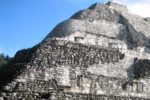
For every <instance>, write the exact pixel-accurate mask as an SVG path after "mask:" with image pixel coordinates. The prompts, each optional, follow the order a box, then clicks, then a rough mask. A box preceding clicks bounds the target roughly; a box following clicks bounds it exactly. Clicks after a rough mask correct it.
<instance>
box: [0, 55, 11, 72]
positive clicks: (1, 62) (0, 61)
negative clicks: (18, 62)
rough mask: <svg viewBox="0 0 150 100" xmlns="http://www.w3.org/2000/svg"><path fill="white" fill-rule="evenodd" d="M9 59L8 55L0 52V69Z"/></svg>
mask: <svg viewBox="0 0 150 100" xmlns="http://www.w3.org/2000/svg"><path fill="white" fill-rule="evenodd" d="M10 60H11V57H9V56H8V55H6V56H5V55H4V54H3V53H1V54H0V69H1V68H2V67H3V66H5V65H6V64H8V63H9V62H10Z"/></svg>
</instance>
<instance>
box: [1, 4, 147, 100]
mask: <svg viewBox="0 0 150 100" xmlns="http://www.w3.org/2000/svg"><path fill="white" fill-rule="evenodd" d="M149 53H150V19H149V18H142V17H140V16H137V15H134V14H131V13H130V12H129V11H128V9H127V8H126V6H124V5H120V4H117V3H114V2H108V3H106V4H99V3H96V4H93V5H92V6H90V7H89V8H87V9H84V10H81V11H79V12H77V13H75V14H74V15H73V16H72V17H71V18H70V19H67V20H65V21H63V22H61V23H60V24H58V25H57V26H56V27H55V28H54V29H53V30H52V31H51V32H50V33H49V34H48V36H47V37H46V38H45V39H44V40H43V41H42V42H41V43H39V44H38V45H36V46H34V47H33V48H30V49H25V50H21V51H19V52H18V53H17V54H16V55H15V57H14V59H13V60H12V62H11V63H10V65H9V66H7V67H6V68H5V69H3V70H1V71H0V86H1V90H0V100H150V54H149Z"/></svg>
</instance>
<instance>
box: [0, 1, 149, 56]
mask: <svg viewBox="0 0 150 100" xmlns="http://www.w3.org/2000/svg"><path fill="white" fill-rule="evenodd" d="M96 2H99V3H105V2H107V0H0V53H4V54H7V55H9V56H14V55H15V53H16V52H17V51H18V50H21V49H26V48H31V47H32V46H34V45H36V44H38V43H39V42H41V41H42V39H44V38H45V37H46V36H47V35H48V33H49V32H50V31H51V30H52V29H53V28H54V27H55V26H56V25H57V24H58V23H60V22H61V21H63V20H66V19H68V18H69V17H70V16H72V15H73V14H74V13H75V12H77V11H79V10H81V9H85V8H88V7H89V6H90V5H92V4H93V3H96ZM114 2H118V3H122V4H124V5H126V6H127V7H128V8H129V10H130V11H131V12H132V13H134V14H138V15H140V16H143V17H148V16H149V17H150V0H114Z"/></svg>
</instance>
